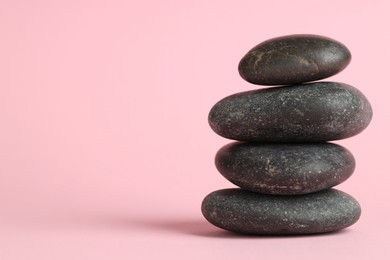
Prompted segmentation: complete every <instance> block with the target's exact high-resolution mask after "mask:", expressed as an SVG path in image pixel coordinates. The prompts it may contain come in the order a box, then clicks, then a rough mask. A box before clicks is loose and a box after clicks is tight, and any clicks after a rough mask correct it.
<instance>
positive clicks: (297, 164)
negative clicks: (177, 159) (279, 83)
mask: <svg viewBox="0 0 390 260" xmlns="http://www.w3.org/2000/svg"><path fill="white" fill-rule="evenodd" d="M215 165H216V166H217V169H218V171H219V172H220V173H221V174H222V175H223V176H224V177H225V178H226V179H228V180H229V181H230V182H232V183H234V184H235V185H237V186H239V187H241V188H243V189H246V190H249V191H254V192H261V193H267V194H274V195H296V194H304V193H310V192H316V191H320V190H324V189H327V188H330V187H333V186H335V185H337V184H340V183H341V182H343V181H345V180H346V179H348V178H349V177H350V176H351V175H352V173H353V171H354V169H355V159H354V158H353V155H352V154H351V153H350V152H349V151H348V150H347V149H345V148H344V147H342V146H340V145H337V144H332V143H312V144H310V143H309V144H262V143H241V142H233V143H230V144H228V145H225V146H224V147H222V148H221V149H220V150H219V151H218V153H217V155H216V157H215Z"/></svg>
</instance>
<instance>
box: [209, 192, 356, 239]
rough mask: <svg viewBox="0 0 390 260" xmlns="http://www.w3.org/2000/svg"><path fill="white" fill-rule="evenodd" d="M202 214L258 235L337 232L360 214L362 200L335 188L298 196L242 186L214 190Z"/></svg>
mask: <svg viewBox="0 0 390 260" xmlns="http://www.w3.org/2000/svg"><path fill="white" fill-rule="evenodd" d="M202 213H203V215H204V217H205V218H206V219H207V220H208V221H209V222H210V223H211V224H213V225H215V226H217V227H220V228H222V229H226V230H229V231H233V232H238V233H243V234H255V235H267V234H270V235H278V234H279V235H287V234H314V233H325V232H332V231H337V230H340V229H343V228H346V227H348V226H350V225H352V224H354V223H355V222H356V221H357V220H358V219H359V217H360V214H361V209H360V206H359V203H358V202H357V201H356V200H355V199H354V198H353V197H351V196H350V195H348V194H346V193H344V192H342V191H339V190H335V189H329V190H324V191H320V192H316V193H309V194H305V195H296V196H273V195H266V194H260V193H255V192H250V191H245V190H242V189H225V190H218V191H214V192H212V193H210V194H209V195H207V196H206V198H205V199H204V200H203V202H202Z"/></svg>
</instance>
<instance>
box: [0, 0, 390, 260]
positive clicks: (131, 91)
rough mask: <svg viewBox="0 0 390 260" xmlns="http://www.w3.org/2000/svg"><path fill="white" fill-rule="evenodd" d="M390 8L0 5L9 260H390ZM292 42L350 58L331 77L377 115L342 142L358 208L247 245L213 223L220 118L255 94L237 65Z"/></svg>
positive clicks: (336, 4)
mask: <svg viewBox="0 0 390 260" xmlns="http://www.w3.org/2000/svg"><path fill="white" fill-rule="evenodd" d="M389 11H390V4H389V1H387V0H382V1H381V0H370V1H352V0H351V1H342V0H337V1H336V0H334V1H332V0H328V1H313V0H307V1H306V0H295V1H281V0H273V1H260V0H253V1H246V0H240V1H226V0H225V1H222V0H208V1H206V0H204V1H178V0H177V1H174V0H164V1H162V0H161V1H157V0H155V1H131V0H130V1H125V0H123V1H120V0H110V1H108V0H106V1H103V0H100V1H88V0H71V1H69V0H64V1H62V0H61V1H55V0H54V1H48V0H34V1H31V0H25V1H22V0H1V2H0V37H1V38H0V91H1V92H0V259H5V260H12V259H40V260H44V259H94V260H98V259H154V258H158V259H168V257H170V258H172V259H238V258H240V259H260V258H262V259H286V258H287V257H289V258H292V259H342V258H348V259H369V258H370V259H389V258H390V249H389V245H390V237H389V236H390V221H389V219H390V206H389V201H390V192H389V182H390V175H389V167H388V163H389V159H388V157H389V152H388V149H389V148H388V147H389V146H390V139H389V132H390V115H389V112H390V111H389V108H390V106H389V104H390V101H389V95H390V88H389V86H388V85H389V77H388V75H389V65H388V64H389V60H390V51H389V46H390V31H389V28H390V15H389ZM294 33H314V34H320V35H325V36H329V37H331V38H334V39H337V40H339V41H341V42H343V43H344V44H345V45H347V46H348V47H349V49H350V50H351V52H352V55H353V58H352V62H351V64H350V66H349V67H347V68H346V69H345V71H343V72H342V73H340V74H339V75H337V76H334V77H332V78H331V79H330V80H333V81H341V82H345V83H349V84H351V85H353V86H355V87H357V88H359V89H360V90H361V91H362V92H363V93H364V94H365V95H366V96H367V98H368V99H369V100H370V101H371V103H372V106H373V109H374V118H373V121H372V123H371V125H370V126H369V128H367V130H366V131H364V132H363V133H362V134H360V135H358V136H356V137H354V138H350V139H347V140H343V141H340V142H338V143H340V144H342V145H344V146H346V147H347V148H348V149H350V150H351V151H352V153H353V154H354V155H355V157H356V160H357V169H356V171H355V173H354V175H353V176H352V177H351V178H350V179H349V180H348V181H347V182H346V183H344V184H342V185H340V186H338V188H339V189H341V190H343V191H346V192H348V193H350V194H351V195H353V196H354V197H356V198H357V199H358V200H359V201H360V203H361V205H362V208H363V214H362V217H361V219H360V221H359V222H358V223H356V224H355V225H353V226H352V227H350V228H348V229H347V230H345V231H343V232H340V233H335V234H329V235H322V236H310V237H271V238H270V237H240V236H235V235H231V234H230V233H227V232H224V231H221V230H219V229H217V228H215V227H213V226H211V225H210V224H208V223H207V222H206V220H204V218H203V217H202V215H201V212H200V203H201V201H202V199H203V197H204V196H206V195H207V194H208V193H209V192H211V191H214V190H217V189H221V188H226V187H232V186H233V185H232V184H230V183H229V182H228V181H226V180H225V179H224V178H223V177H222V176H221V175H220V174H219V173H218V172H217V170H216V169H215V167H214V163H213V160H214V155H215V153H216V152H217V150H218V149H219V148H220V147H221V146H222V145H224V144H226V143H228V142H230V141H229V140H226V139H223V138H221V137H219V136H217V135H216V134H214V133H213V132H212V130H211V129H210V128H209V126H208V123H207V114H208V111H209V110H210V108H211V107H212V106H213V104H214V103H216V102H217V101H218V100H220V99H221V98H223V97H225V96H227V95H230V94H233V93H235V92H239V91H245V90H251V89H254V88H255V86H254V85H251V84H249V83H246V82H245V81H244V80H242V79H241V78H240V76H239V75H238V71H237V65H238V62H239V60H240V59H241V57H242V56H243V55H244V54H245V53H246V52H247V51H248V50H249V49H250V48H252V47H253V46H254V45H255V44H257V43H259V42H261V41H263V40H266V39H268V38H271V37H276V36H280V35H286V34H294Z"/></svg>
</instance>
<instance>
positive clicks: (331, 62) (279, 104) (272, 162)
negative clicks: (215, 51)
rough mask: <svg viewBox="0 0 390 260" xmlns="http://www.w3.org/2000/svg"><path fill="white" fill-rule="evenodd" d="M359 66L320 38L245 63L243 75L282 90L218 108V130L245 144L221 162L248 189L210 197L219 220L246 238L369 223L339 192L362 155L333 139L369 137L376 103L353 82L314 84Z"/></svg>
mask: <svg viewBox="0 0 390 260" xmlns="http://www.w3.org/2000/svg"><path fill="white" fill-rule="evenodd" d="M350 60H351V54H350V52H349V50H348V49H347V48H346V47H345V46H344V45H343V44H341V43H339V42H337V41H335V40H333V39H330V38H327V37H323V36H316V35H290V36H284V37H278V38H274V39H270V40H267V41H265V42H263V43H260V44H259V45H257V46H255V47H254V48H253V49H251V50H250V51H249V52H248V53H247V54H246V55H245V56H244V57H243V58H242V60H241V62H240V64H239V72H240V75H241V77H242V78H244V79H245V80H246V81H248V82H250V83H253V84H257V85H268V86H270V85H273V86H274V85H279V86H278V87H269V88H263V89H258V90H253V91H247V92H241V93H237V94H234V95H231V96H228V97H226V98H224V99H222V100H221V101H219V102H218V103H217V104H215V105H214V107H213V108H212V109H211V111H210V114H209V124H210V126H211V128H212V129H213V130H214V131H215V132H216V133H217V134H218V135H220V136H222V137H225V138H229V139H233V140H237V141H239V142H233V143H230V144H228V145H226V146H224V147H222V148H221V149H220V150H219V151H218V153H217V155H216V158H215V163H216V166H217V169H218V171H219V172H220V173H221V174H222V175H223V176H224V177H225V178H226V179H227V180H229V181H230V182H232V183H233V184H235V185H237V186H239V187H240V188H234V189H224V190H218V191H215V192H212V193H210V194H209V195H208V196H207V197H206V198H205V199H204V200H203V203H202V213H203V215H204V216H205V218H206V219H207V220H208V221H209V222H210V223H212V224H213V225H215V226H217V227H220V228H223V229H226V230H230V231H233V232H239V233H244V234H312V233H323V232H331V231H336V230H340V229H343V228H346V227H348V226H350V225H352V224H354V223H355V222H356V221H357V220H358V219H359V217H360V213H361V209H360V206H359V204H358V202H357V201H356V200H355V199H354V198H353V197H351V196H350V195H348V194H346V193H344V192H342V191H339V190H336V189H333V188H332V187H333V186H335V185H337V184H340V183H342V182H343V181H345V180H346V179H347V178H348V177H350V176H351V175H352V173H353V171H354V169H355V160H354V157H353V155H352V154H351V153H350V152H349V151H348V150H347V149H346V148H344V147H342V146H340V145H337V144H334V143H328V142H327V141H331V140H340V139H344V138H348V137H351V136H354V135H356V134H358V133H360V132H361V131H363V130H364V129H365V128H366V127H367V125H368V124H369V123H370V120H371V117H372V109H371V106H370V103H369V102H368V100H367V99H366V97H365V96H364V95H363V94H362V93H361V92H360V91H359V90H357V89H356V88H354V87H352V86H350V85H347V84H344V83H338V82H324V81H321V82H311V81H316V80H320V79H324V78H327V77H330V76H332V75H335V74H337V73H338V72H340V71H341V70H343V69H344V68H345V67H346V66H347V65H348V64H349V62H350ZM307 82H311V83H307ZM280 85H281V86H280Z"/></svg>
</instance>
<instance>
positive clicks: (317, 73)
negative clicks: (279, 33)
mask: <svg viewBox="0 0 390 260" xmlns="http://www.w3.org/2000/svg"><path fill="white" fill-rule="evenodd" d="M350 61H351V53H350V52H349V50H348V49H347V47H345V46H344V45H343V44H342V43H340V42H338V41H335V40H333V39H330V38H327V37H324V36H318V35H308V34H297V35H289V36H283V37H278V38H273V39H270V40H267V41H265V42H262V43H260V44H259V45H257V46H255V47H254V48H252V49H251V50H250V51H249V52H248V53H247V54H246V55H245V56H244V57H243V58H242V59H241V61H240V64H239V66H238V70H239V73H240V75H241V77H242V78H243V79H245V80H246V81H248V82H250V83H253V84H258V85H287V84H296V83H302V82H308V81H314V80H319V79H324V78H327V77H330V76H333V75H335V74H337V73H339V72H340V71H342V70H343V69H344V68H345V67H347V65H348V64H349V63H350Z"/></svg>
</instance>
